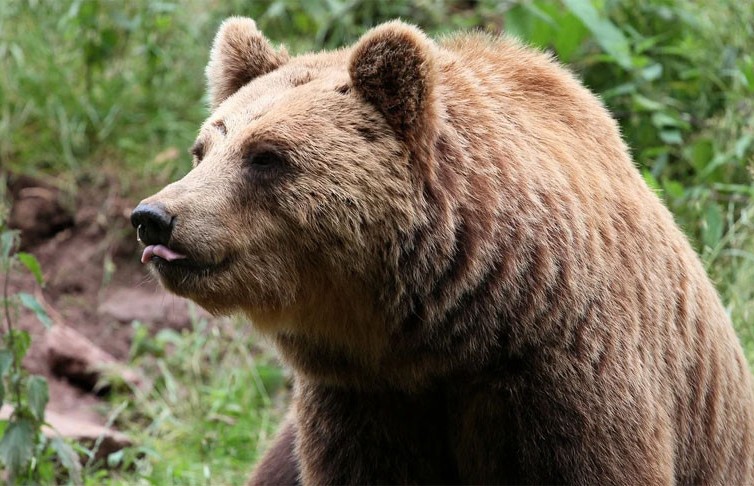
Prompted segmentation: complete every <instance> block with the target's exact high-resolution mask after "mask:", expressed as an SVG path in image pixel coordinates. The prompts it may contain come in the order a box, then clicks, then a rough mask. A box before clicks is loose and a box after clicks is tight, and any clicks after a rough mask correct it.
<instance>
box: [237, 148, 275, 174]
mask: <svg viewBox="0 0 754 486" xmlns="http://www.w3.org/2000/svg"><path fill="white" fill-rule="evenodd" d="M245 162H246V166H247V167H249V168H251V169H256V170H269V169H274V168H279V167H281V166H282V165H283V164H284V163H285V160H284V159H283V156H282V155H280V154H279V153H278V152H274V151H272V150H262V151H255V152H252V153H250V154H249V155H247V156H246V161H245Z"/></svg>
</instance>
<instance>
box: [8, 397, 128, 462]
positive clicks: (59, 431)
mask: <svg viewBox="0 0 754 486" xmlns="http://www.w3.org/2000/svg"><path fill="white" fill-rule="evenodd" d="M12 413H13V407H11V406H10V405H3V407H2V409H0V419H2V420H7V419H8V418H10V416H11V414H12ZM45 421H46V422H47V424H49V425H45V426H44V427H42V433H43V434H44V435H45V436H47V437H57V436H61V437H63V438H66V439H71V440H74V441H76V442H78V443H81V444H83V445H84V446H85V447H86V448H88V449H89V450H92V451H93V452H94V453H95V455H94V457H95V459H102V458H105V457H107V455H108V454H112V453H113V452H116V451H119V450H120V449H123V448H124V447H129V446H131V445H133V442H132V441H131V439H130V438H129V437H128V436H127V435H126V434H124V433H122V432H118V431H117V430H113V429H110V428H108V427H104V426H102V425H99V424H97V423H94V422H90V421H88V420H83V419H81V418H79V417H76V416H75V415H69V414H67V415H61V414H59V413H56V412H53V411H52V410H46V411H45ZM95 448H96V449H95Z"/></svg>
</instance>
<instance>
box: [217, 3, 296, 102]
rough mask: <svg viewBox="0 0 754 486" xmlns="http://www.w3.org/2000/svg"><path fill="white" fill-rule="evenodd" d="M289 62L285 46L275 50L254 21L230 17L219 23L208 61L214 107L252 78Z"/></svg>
mask: <svg viewBox="0 0 754 486" xmlns="http://www.w3.org/2000/svg"><path fill="white" fill-rule="evenodd" d="M286 62H288V53H287V52H286V51H285V49H280V50H279V51H276V50H275V49H274V48H273V47H272V46H271V45H270V42H269V41H268V40H267V39H266V38H265V37H264V35H262V33H261V32H260V31H259V30H258V29H257V25H256V24H255V23H254V21H253V20H251V19H249V18H245V17H231V18H229V19H227V20H225V22H223V24H222V25H221V26H220V30H219V31H218V32H217V35H216V36H215V41H214V42H213V44H212V51H211V52H210V56H209V64H207V70H206V74H207V86H208V89H209V102H210V107H211V108H212V110H214V109H215V108H217V107H218V106H219V105H220V103H222V102H223V101H225V100H226V99H227V98H228V97H229V96H230V95H232V94H233V93H235V92H236V91H238V90H239V89H241V87H243V86H244V85H245V84H247V83H248V82H249V81H251V80H252V79H254V78H256V77H258V76H261V75H263V74H267V73H269V72H271V71H274V70H275V69H277V68H279V67H280V66H282V65H283V64H285V63H286Z"/></svg>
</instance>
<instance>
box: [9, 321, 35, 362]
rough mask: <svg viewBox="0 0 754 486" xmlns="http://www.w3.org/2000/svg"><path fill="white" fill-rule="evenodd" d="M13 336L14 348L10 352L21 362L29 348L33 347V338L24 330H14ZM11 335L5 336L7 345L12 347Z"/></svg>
mask: <svg viewBox="0 0 754 486" xmlns="http://www.w3.org/2000/svg"><path fill="white" fill-rule="evenodd" d="M11 333H12V335H13V347H12V348H11V349H10V352H11V353H13V355H15V356H16V358H17V359H18V360H19V361H21V360H22V359H23V357H24V356H26V352H27V351H28V350H29V346H31V336H29V333H28V332H27V331H24V330H18V329H14V330H13V331H11ZM10 337H11V335H10V334H6V335H5V343H6V344H7V345H8V346H10V345H11V339H10Z"/></svg>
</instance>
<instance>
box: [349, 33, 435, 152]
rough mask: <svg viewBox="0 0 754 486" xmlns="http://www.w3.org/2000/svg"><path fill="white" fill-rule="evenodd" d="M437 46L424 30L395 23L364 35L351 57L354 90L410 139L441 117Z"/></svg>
mask: <svg viewBox="0 0 754 486" xmlns="http://www.w3.org/2000/svg"><path fill="white" fill-rule="evenodd" d="M433 49H434V45H433V43H432V41H430V40H429V39H428V38H427V37H426V36H425V35H424V33H423V32H422V31H420V30H419V29H417V28H416V27H413V26H411V25H408V24H405V23H403V22H400V21H392V22H388V23H385V24H382V25H380V26H378V27H375V28H374V29H372V30H370V31H369V32H367V33H366V34H364V36H363V37H362V38H361V39H360V40H359V42H358V43H357V44H356V46H355V47H354V50H353V54H352V55H351V60H350V65H349V69H348V70H349V74H350V76H351V81H352V82H353V87H354V89H355V90H356V91H357V92H358V93H359V94H360V95H361V96H362V97H364V99H365V100H366V101H368V102H369V103H371V104H372V105H374V106H375V107H376V108H377V109H378V110H379V111H380V112H381V113H382V114H383V116H384V117H385V119H386V120H387V122H388V123H389V124H390V126H391V127H392V128H393V130H394V131H395V132H396V134H397V135H398V136H399V137H402V138H404V139H405V140H407V141H409V142H415V141H418V140H417V138H416V137H417V136H418V134H420V133H428V132H429V131H430V130H431V127H430V126H428V124H431V123H433V117H434V116H435V113H434V112H435V109H434V106H433V105H434V101H433V99H434V96H433V88H434V84H435V76H436V75H435V63H434V56H433Z"/></svg>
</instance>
